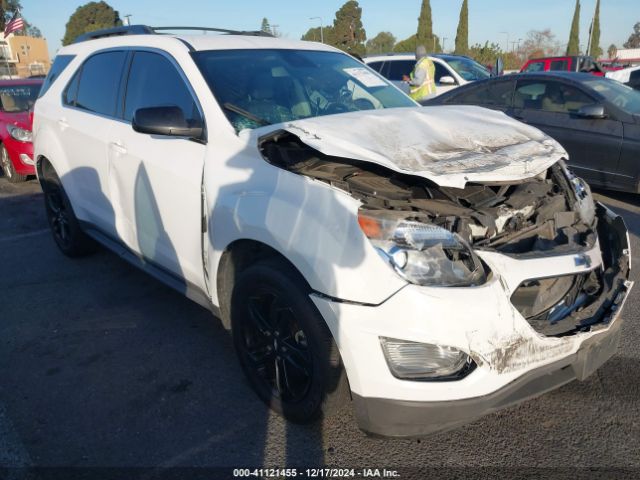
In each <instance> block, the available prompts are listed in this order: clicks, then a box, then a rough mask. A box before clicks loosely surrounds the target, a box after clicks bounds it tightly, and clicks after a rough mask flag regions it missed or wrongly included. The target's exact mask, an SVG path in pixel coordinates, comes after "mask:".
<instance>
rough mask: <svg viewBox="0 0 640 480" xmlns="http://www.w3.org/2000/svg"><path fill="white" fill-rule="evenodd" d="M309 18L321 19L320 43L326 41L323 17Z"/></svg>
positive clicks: (312, 18)
mask: <svg viewBox="0 0 640 480" xmlns="http://www.w3.org/2000/svg"><path fill="white" fill-rule="evenodd" d="M309 20H320V43H324V32H323V31H322V29H323V26H322V25H323V23H324V22H323V21H322V17H310V18H309Z"/></svg>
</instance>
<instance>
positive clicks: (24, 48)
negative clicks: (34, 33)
mask: <svg viewBox="0 0 640 480" xmlns="http://www.w3.org/2000/svg"><path fill="white" fill-rule="evenodd" d="M50 67H51V59H50V57H49V47H48V46H47V40H46V39H44V38H36V37H27V36H22V35H14V34H11V35H9V36H8V37H7V38H6V39H0V78H10V77H22V78H26V77H32V76H34V75H46V74H47V73H48V72H49V68H50Z"/></svg>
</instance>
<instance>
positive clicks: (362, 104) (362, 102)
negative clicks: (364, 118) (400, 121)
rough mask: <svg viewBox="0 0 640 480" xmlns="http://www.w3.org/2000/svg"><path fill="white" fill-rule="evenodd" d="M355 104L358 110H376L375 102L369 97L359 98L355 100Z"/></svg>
mask: <svg viewBox="0 0 640 480" xmlns="http://www.w3.org/2000/svg"><path fill="white" fill-rule="evenodd" d="M353 104H354V105H355V106H356V108H357V109H358V110H375V108H376V106H375V105H374V104H373V102H372V101H371V100H369V99H367V98H357V99H355V100H354V101H353Z"/></svg>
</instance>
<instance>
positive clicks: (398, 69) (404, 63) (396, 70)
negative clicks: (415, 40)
mask: <svg viewBox="0 0 640 480" xmlns="http://www.w3.org/2000/svg"><path fill="white" fill-rule="evenodd" d="M388 63H389V72H388V73H387V78H388V79H389V80H394V81H396V82H399V81H400V80H402V77H403V76H404V75H406V76H409V74H410V73H411V72H412V71H413V68H414V67H415V66H416V62H415V60H394V61H390V62H388Z"/></svg>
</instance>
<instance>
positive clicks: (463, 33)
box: [455, 0, 469, 55]
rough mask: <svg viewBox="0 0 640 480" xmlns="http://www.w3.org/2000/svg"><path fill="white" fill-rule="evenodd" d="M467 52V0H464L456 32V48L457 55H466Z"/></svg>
mask: <svg viewBox="0 0 640 480" xmlns="http://www.w3.org/2000/svg"><path fill="white" fill-rule="evenodd" d="M468 52H469V2H468V0H464V1H463V2H462V8H461V9H460V20H459V21H458V31H457V33H456V50H455V53H456V54H458V55H467V53H468Z"/></svg>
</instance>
